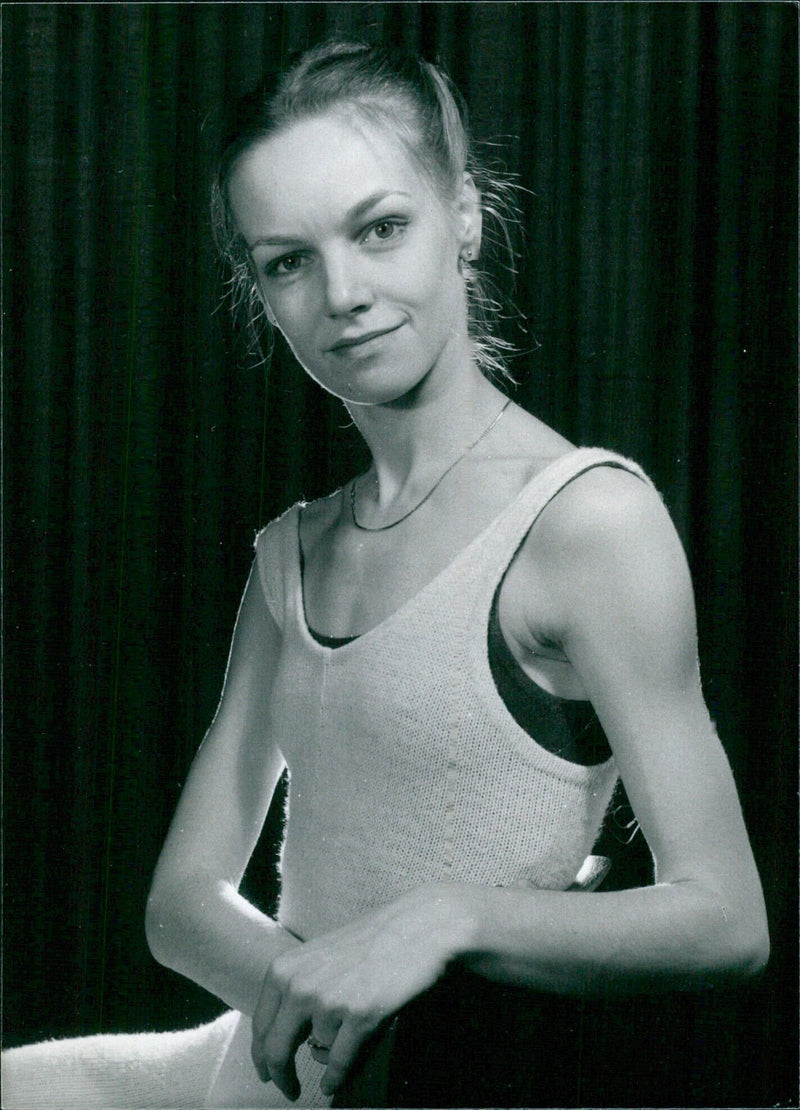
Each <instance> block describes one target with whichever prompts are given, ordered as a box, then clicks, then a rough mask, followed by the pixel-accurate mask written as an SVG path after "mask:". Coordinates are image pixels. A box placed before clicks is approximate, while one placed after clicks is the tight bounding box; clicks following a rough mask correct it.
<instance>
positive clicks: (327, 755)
mask: <svg viewBox="0 0 800 1110" xmlns="http://www.w3.org/2000/svg"><path fill="white" fill-rule="evenodd" d="M596 466H614V467H619V468H622V469H625V470H628V471H630V472H631V473H633V474H636V475H637V476H638V477H640V478H643V479H644V480H645V481H647V479H646V478H645V476H644V475H643V473H642V471H641V470H640V469H639V467H638V466H637V465H636V464H635V463H632V462H629V461H627V460H625V459H623V458H621V457H620V456H618V455H614V454H612V453H610V452H608V451H602V450H598V449H591V448H581V449H578V450H575V451H572V452H570V453H569V454H567V455H565V456H563V457H561V458H559V459H557V460H555V461H554V462H553V463H551V464H550V465H548V466H547V467H546V468H545V469H544V470H543V471H541V472H540V473H539V474H538V475H536V476H535V477H534V478H533V479H532V480H531V481H530V482H529V483H528V484H527V485H526V486H525V487H524V488H523V489H522V491H521V492H520V493H519V494H518V495H517V496H516V497H515V498H514V499H513V500H512V501H511V503H510V504H509V505H507V506H506V508H505V509H504V510H503V511H502V512H501V513H500V514H499V515H498V516H497V517H496V518H495V520H494V521H493V522H492V523H491V524H489V526H488V527H487V528H486V529H484V530H483V531H482V532H481V533H480V534H479V535H478V536H477V537H475V539H473V540H472V541H471V542H470V543H469V544H468V545H467V546H466V547H465V548H464V549H463V550H462V551H460V552H459V553H458V554H456V555H455V557H454V558H453V560H452V562H451V563H450V564H449V565H448V566H446V567H445V568H444V569H443V570H442V571H441V572H440V573H439V574H437V575H436V576H435V577H434V578H433V580H432V581H430V582H429V583H428V584H427V585H426V586H424V587H423V588H422V589H421V590H420V591H419V592H418V593H417V594H416V595H415V596H414V597H412V598H411V599H410V600H409V601H407V602H406V603H405V604H403V605H402V606H401V607H400V608H399V609H398V610H397V611H396V612H395V613H394V614H393V615H392V616H390V617H388V618H387V619H386V620H384V621H382V622H381V623H380V624H379V625H378V626H377V627H375V628H373V629H372V630H370V631H369V632H366V633H364V634H363V635H362V636H359V637H358V638H357V639H355V640H353V641H351V642H350V643H346V644H343V645H341V646H339V647H336V648H335V649H334V648H330V647H326V646H324V645H323V644H320V643H319V642H317V640H315V639H314V637H313V636H312V634H311V632H310V630H309V629H308V626H307V624H306V620H305V614H304V605H303V595H302V578H301V574H300V561H299V544H298V528H297V516H298V513H299V511H300V506H294V507H293V508H292V509H290V510H288V512H287V513H285V514H284V515H283V516H282V517H280V518H279V519H278V520H276V521H274V522H273V523H272V524H270V525H268V526H267V527H266V528H265V529H263V530H262V531H261V532H260V533H259V535H258V537H257V540H256V557H257V565H258V572H259V577H260V581H261V584H262V588H263V591H264V597H265V600H266V603H267V605H268V606H269V608H270V611H271V612H272V614H273V617H274V618H275V620H276V622H277V623H278V625H279V627H280V628H281V630H282V646H281V652H280V658H279V660H278V664H277V667H276V672H275V678H274V682H273V686H272V689H271V690H270V691H269V692H268V697H269V716H270V729H271V733H272V736H273V737H274V739H275V740H276V742H277V744H278V746H279V747H280V749H281V752H282V753H283V756H284V758H285V760H286V764H287V767H288V769H289V776H290V781H289V796H288V821H287V827H286V834H285V840H284V843H283V848H282V856H281V879H282V884H281V886H282V889H281V898H280V909H279V914H278V917H279V920H280V921H281V923H282V924H283V925H284V926H285V927H286V928H288V929H290V930H291V931H292V932H293V933H295V934H296V935H297V936H299V937H300V938H302V939H310V938H312V937H314V936H316V935H319V934H320V933H323V932H325V931H327V930H330V929H333V928H336V927H337V926H340V925H342V924H344V923H346V922H347V921H349V920H351V919H353V918H354V917H356V916H359V915H361V914H364V913H367V912H369V911H370V910H371V909H374V908H376V907H378V906H380V905H382V904H384V903H385V902H387V901H390V900H391V899H392V898H395V897H397V896H399V895H400V894H401V893H403V892H404V891H405V890H407V889H409V888H410V887H413V886H416V885H419V884H422V883H426V882H431V881H442V880H448V879H450V880H452V881H456V882H471V883H484V884H490V885H512V884H515V883H519V882H521V881H523V882H527V883H529V884H530V885H531V886H533V887H537V888H541V889H556V890H558V889H566V888H567V887H568V886H569V885H570V884H571V883H572V882H573V880H574V879H575V876H576V874H577V872H578V870H579V869H580V866H581V864H582V863H583V861H584V859H585V857H586V856H587V855H588V854H589V853H590V851H591V849H592V846H593V844H594V841H595V838H596V836H597V833H598V831H599V828H600V825H601V823H602V819H603V816H604V813H605V810H606V807H607V805H608V802H609V800H610V798H611V795H612V792H613V789H614V786H615V783H616V779H617V771H616V767H615V765H614V761H613V759H611V758H609V759H607V760H605V761H603V762H602V763H599V764H594V765H589V766H586V765H583V764H578V763H574V762H569V761H567V760H565V759H562V758H560V757H559V756H558V755H556V754H554V753H553V752H551V751H548V750H547V749H546V748H544V747H543V746H541V745H540V744H538V743H537V742H536V740H535V738H534V737H531V736H529V735H528V734H527V732H525V730H524V729H523V728H522V727H521V726H520V725H519V724H518V723H517V721H516V720H515V719H514V717H513V716H512V715H511V713H510V712H509V710H508V709H507V707H506V705H505V704H504V702H503V700H502V698H501V697H500V695H499V694H498V692H497V688H496V685H495V682H494V680H493V678H492V674H491V670H490V666H489V659H488V651H487V628H488V622H489V615H490V611H491V607H492V601H493V598H494V595H495V592H496V590H497V587H498V585H499V583H500V582H501V580H502V578H503V575H504V573H505V571H506V569H507V567H508V566H509V564H510V562H511V560H512V559H513V557H514V554H515V553H516V551H517V550H518V548H519V546H520V544H521V543H522V542H523V540H524V538H525V536H526V535H527V533H528V531H529V530H530V528H531V526H532V524H533V523H534V521H535V520H536V518H537V516H538V515H539V513H540V512H541V511H542V509H543V508H544V507H545V505H547V503H548V502H549V501H550V500H551V499H552V498H553V497H554V496H555V495H556V494H557V493H558V492H559V491H560V490H561V489H562V488H563V487H564V486H565V485H566V484H568V483H569V482H570V481H572V480H574V479H575V478H576V477H578V476H579V475H580V474H582V473H584V472H585V471H587V470H590V469H592V468H593V467H596Z"/></svg>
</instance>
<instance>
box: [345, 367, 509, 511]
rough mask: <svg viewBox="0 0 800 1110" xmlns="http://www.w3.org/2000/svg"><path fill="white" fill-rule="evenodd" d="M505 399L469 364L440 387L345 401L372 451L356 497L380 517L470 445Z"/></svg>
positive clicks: (417, 492) (421, 490) (409, 499)
mask: <svg viewBox="0 0 800 1110" xmlns="http://www.w3.org/2000/svg"><path fill="white" fill-rule="evenodd" d="M505 400H506V399H505V397H504V396H503V394H502V393H501V392H500V391H499V390H498V389H497V388H496V387H495V386H494V385H492V383H491V382H490V381H488V380H487V379H486V378H485V377H484V376H483V374H482V373H481V372H480V370H479V369H478V368H477V367H476V366H470V367H469V368H468V369H467V370H466V371H465V372H464V373H462V374H459V375H455V376H453V377H452V378H450V379H449V381H448V382H447V383H446V385H445V386H444V387H442V386H441V385H440V384H438V385H435V386H434V385H431V384H430V383H429V382H425V383H422V385H421V386H420V387H419V388H418V389H417V390H415V391H414V393H413V394H411V395H409V396H407V397H404V398H402V400H400V401H396V402H393V403H391V404H388V405H349V406H348V411H349V412H350V415H351V416H352V418H353V421H354V423H355V424H356V426H357V427H358V429H359V431H360V432H361V434H362V435H363V436H364V439H365V440H366V442H367V445H368V447H369V449H370V453H371V454H372V467H371V471H370V475H371V479H372V480H371V481H366V480H364V481H362V482H361V483H360V484H359V485H360V489H359V498H360V500H362V501H363V502H364V503H366V504H368V503H370V502H371V503H372V506H373V509H374V511H375V512H376V513H378V514H379V515H380V516H381V517H383V516H390V515H391V513H392V509H393V508H397V509H400V508H405V507H407V506H408V504H410V503H413V501H414V500H415V499H417V498H418V497H420V496H422V495H424V494H425V493H427V492H428V490H429V489H430V487H431V485H432V484H433V483H434V482H436V481H437V479H438V478H440V477H441V475H442V473H443V472H444V471H445V470H446V469H447V468H448V467H449V466H451V465H452V464H453V462H454V461H455V460H456V459H458V458H459V456H460V455H461V454H462V453H464V452H466V451H467V450H468V449H469V447H470V446H471V445H472V444H473V443H474V441H475V440H476V439H477V438H478V437H479V436H480V435H481V433H482V432H483V431H484V430H485V429H486V428H487V426H488V425H489V423H490V422H491V421H492V420H493V419H494V417H495V416H497V414H498V413H499V412H500V409H501V407H502V405H503V404H504V403H505Z"/></svg>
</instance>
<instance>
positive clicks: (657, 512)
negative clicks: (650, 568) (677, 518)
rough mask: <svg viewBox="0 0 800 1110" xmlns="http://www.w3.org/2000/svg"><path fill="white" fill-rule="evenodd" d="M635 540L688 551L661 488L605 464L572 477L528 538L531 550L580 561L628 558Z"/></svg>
mask: <svg viewBox="0 0 800 1110" xmlns="http://www.w3.org/2000/svg"><path fill="white" fill-rule="evenodd" d="M631 545H633V549H634V551H635V552H636V553H637V554H639V555H641V554H642V553H643V552H644V551H645V550H647V549H650V550H651V552H653V553H654V554H655V553H658V552H663V553H664V554H668V553H670V552H674V551H675V549H679V550H681V551H682V548H681V545H680V540H679V539H678V534H677V532H676V530H675V526H674V525H673V523H672V520H671V518H670V516H669V513H668V512H667V509H666V507H665V505H664V503H663V501H662V500H661V497H660V496H659V494H658V493H657V492H656V490H655V489H654V488H653V487H652V486H651V485H650V484H649V483H647V482H645V481H643V480H642V479H641V478H640V477H638V475H636V474H635V473H634V472H633V471H631V470H626V469H623V468H622V467H621V466H613V465H602V466H595V467H592V468H591V469H590V470H587V471H584V472H583V473H582V474H580V475H579V476H578V477H576V478H574V479H573V480H572V481H571V482H568V483H567V484H566V485H565V486H564V488H563V489H562V490H560V491H559V493H558V494H557V495H556V496H555V497H553V498H552V500H551V501H550V502H549V503H548V504H547V506H546V507H545V508H544V509H543V511H542V513H541V515H540V517H539V519H538V521H537V522H536V526H535V527H534V528H533V529H532V530H531V532H530V534H529V537H528V546H529V549H530V550H531V552H536V554H537V555H539V556H544V555H546V554H547V553H557V554H558V558H559V560H561V559H563V558H564V557H565V556H566V557H568V558H576V559H580V560H585V559H587V558H588V559H591V558H608V557H609V556H613V557H614V558H615V559H617V558H620V557H622V558H625V559H626V561H627V554H626V553H627V552H629V551H630V549H631Z"/></svg>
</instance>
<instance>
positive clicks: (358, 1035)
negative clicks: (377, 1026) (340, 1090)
mask: <svg viewBox="0 0 800 1110" xmlns="http://www.w3.org/2000/svg"><path fill="white" fill-rule="evenodd" d="M372 1031H373V1030H372V1028H370V1027H368V1026H366V1025H360V1024H359V1025H357V1024H355V1023H348V1024H344V1025H342V1026H340V1028H339V1032H338V1033H337V1035H336V1040H335V1041H334V1042H333V1044H332V1045H331V1049H330V1052H329V1053H328V1066H327V1068H326V1069H325V1074H324V1075H323V1077H322V1079H321V1080H320V1088H321V1090H322V1093H323V1094H324V1095H332V1094H333V1092H334V1091H335V1090H336V1089H337V1087H339V1085H340V1084H341V1082H342V1080H343V1079H344V1078H345V1076H346V1075H347V1073H348V1071H349V1070H350V1068H351V1067H352V1065H353V1063H354V1062H355V1059H356V1056H357V1055H358V1052H359V1049H360V1048H361V1046H362V1044H363V1043H364V1041H365V1040H366V1038H367V1036H368V1035H369V1034H370V1032H372Z"/></svg>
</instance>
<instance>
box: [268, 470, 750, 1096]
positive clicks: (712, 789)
mask: <svg viewBox="0 0 800 1110" xmlns="http://www.w3.org/2000/svg"><path fill="white" fill-rule="evenodd" d="M512 570H513V573H511V572H510V574H509V577H508V580H507V587H509V588H510V589H511V592H512V597H513V600H514V603H515V604H516V605H517V606H518V607H519V611H520V612H521V613H522V616H523V626H527V638H528V646H529V648H530V650H531V651H534V650H536V648H537V647H538V646H539V645H541V644H547V643H557V644H559V645H561V647H562V648H563V650H564V652H565V653H566V655H567V657H568V659H569V661H570V663H571V664H572V666H573V668H574V669H575V671H576V672H577V674H578V676H579V678H580V679H581V681H582V683H583V685H584V688H585V692H586V696H587V697H588V698H590V699H591V701H592V702H593V703H594V705H595V708H596V710H597V713H598V716H599V717H600V720H601V722H602V724H603V726H604V729H605V731H606V734H607V736H608V738H609V741H610V743H611V745H612V748H613V750H614V755H615V757H616V760H617V763H618V765H619V769H620V773H621V775H622V778H623V781H624V783H625V786H626V789H627V792H628V795H629V798H630V801H631V804H632V806H633V808H634V812H635V813H636V817H637V819H638V821H639V824H640V825H641V828H642V831H643V833H644V835H645V837H646V838H647V841H648V844H649V846H650V849H651V851H652V853H653V856H654V859H655V864H656V885H655V886H652V887H647V888H642V889H638V890H630V891H621V892H618V893H617V892H615V893H607V894H604V893H595V894H586V893H573V892H558V891H538V890H532V889H519V888H514V889H496V888H491V887H482V886H477V885H461V884H456V883H442V884H433V885H430V886H426V887H423V888H417V889H415V890H412V891H409V892H408V893H407V894H405V895H403V896H401V897H400V898H398V899H396V900H395V901H394V902H392V903H391V904H390V905H388V906H386V907H383V908H382V909H381V910H379V911H376V912H375V913H373V914H370V915H367V916H366V917H364V918H361V919H359V920H358V921H355V922H352V923H351V924H350V925H347V926H345V927H344V928H343V929H340V930H338V931H337V932H336V933H333V934H329V935H327V936H325V937H319V938H317V939H316V940H314V941H312V942H311V943H309V944H307V945H305V946H303V948H302V949H301V950H298V951H296V952H287V953H286V954H284V955H282V956H280V957H278V958H277V959H276V960H275V961H274V962H273V964H272V965H271V967H270V970H269V973H268V975H267V977H266V979H265V982H264V990H263V993H262V996H261V1000H260V1002H259V1006H258V1009H257V1011H256V1014H255V1016H254V1042H253V1057H254V1060H255V1062H256V1065H257V1066H259V1067H261V1068H268V1069H269V1071H270V1072H271V1074H272V1076H273V1078H275V1079H276V1082H278V1084H279V1086H281V1088H282V1089H283V1090H285V1091H286V1092H287V1093H289V1094H290V1095H291V1094H294V1093H295V1091H296V1090H297V1088H296V1078H295V1076H294V1069H293V1064H292V1058H293V1055H294V1051H295V1049H296V1047H297V1043H298V1039H299V1038H300V1036H301V1034H302V1035H305V1034H306V1032H307V1030H308V1026H309V1024H311V1025H313V1029H314V1034H315V1036H316V1037H317V1039H319V1040H321V1041H323V1042H324V1043H326V1044H330V1045H331V1046H332V1047H331V1051H330V1053H329V1055H328V1057H327V1063H328V1068H327V1071H326V1074H325V1077H324V1081H323V1089H325V1090H329V1091H330V1090H334V1089H335V1088H336V1087H337V1086H338V1085H339V1084H340V1083H341V1081H342V1079H343V1077H344V1075H345V1074H346V1072H347V1070H348V1068H349V1067H350V1066H351V1064H352V1061H353V1060H354V1059H355V1056H356V1054H357V1052H358V1049H359V1047H360V1046H361V1044H363V1042H364V1040H365V1039H366V1038H367V1037H368V1036H369V1034H370V1033H371V1032H372V1031H373V1030H374V1029H375V1028H376V1027H377V1026H378V1025H379V1024H380V1022H381V1021H382V1020H383V1019H384V1018H386V1017H388V1016H389V1015H390V1014H392V1013H394V1012H396V1011H397V1010H398V1009H399V1008H400V1007H401V1006H403V1005H404V1004H405V1003H406V1002H407V1001H409V1000H410V999H411V998H413V997H415V996H416V995H418V994H419V993H420V992H421V991H422V990H424V989H425V988H426V987H427V986H430V985H431V984H432V983H434V982H435V981H436V980H437V978H439V977H440V976H441V974H442V973H443V971H444V970H445V969H446V967H447V966H448V964H450V963H452V962H454V961H459V962H462V963H464V964H466V966H467V967H469V968H471V969H472V970H475V971H478V972H480V973H481V974H483V975H485V976H487V977H489V978H492V979H496V980H501V981H509V982H513V983H517V984H525V985H529V986H531V987H534V988H538V989H541V990H549V991H555V992H559V993H567V994H570V993H582V992H584V991H586V990H589V991H600V990H607V989H612V990H618V991H629V990H635V989H637V988H645V987H646V988H647V989H652V988H653V987H661V988H664V989H670V988H676V987H690V986H692V985H700V984H701V983H704V982H708V981H713V980H725V979H728V978H730V977H740V976H745V975H748V974H752V973H755V972H757V971H758V970H760V969H761V968H762V967H763V965H764V963H765V962H766V959H767V953H768V936H767V925H766V915H765V910H764V903H763V897H762V892H761V886H760V882H759V879H758V875H757V872H756V868H755V864H754V861H753V857H752V853H751V850H750V846H749V842H748V838H747V834H746V831H745V828H744V823H743V820H742V813H741V808H740V805H739V800H738V797H737V794H736V789H735V786H734V783H733V778H732V775H731V772H730V768H729V765H728V762H727V759H726V758H725V755H724V752H723V750H722V747H721V745H720V743H719V740H718V738H717V736H716V733H715V731H714V728H713V725H712V723H711V720H710V718H709V714H708V710H707V709H706V707H705V704H704V702H703V698H702V693H701V689H700V680H699V672H698V664H697V650H696V634H695V616H694V602H693V597H692V590H691V584H690V580H689V574H688V569H687V566H686V561H685V557H684V554H683V551H682V549H681V545H680V542H679V540H678V538H677V535H676V533H675V531H674V528H673V526H672V524H671V522H670V520H669V517H668V515H667V514H666V511H665V510H664V508H663V506H662V504H661V502H660V501H659V499H658V497H657V495H656V494H655V493H654V492H653V491H652V490H650V488H649V487H647V486H646V485H645V484H644V483H643V482H641V481H639V479H637V478H635V477H633V476H631V475H629V474H626V473H623V472H619V471H612V470H609V469H607V468H604V469H602V470H599V469H598V470H595V471H591V472H589V473H588V474H586V475H584V476H583V477H582V478H581V479H580V480H577V481H575V482H573V483H571V484H570V485H569V486H567V487H566V488H565V489H564V490H563V491H562V492H561V493H560V494H559V495H558V497H557V498H555V499H554V501H553V502H551V503H550V505H549V506H548V507H547V509H546V510H545V511H544V512H543V514H542V516H541V517H540V519H539V520H538V521H537V523H536V526H535V527H534V528H533V529H532V531H531V533H530V535H529V537H528V540H527V541H526V543H525V545H524V547H523V549H522V550H521V552H520V556H519V558H518V559H517V560H516V561H515V564H514V567H513V568H512ZM533 599H535V604H534V603H533Z"/></svg>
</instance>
